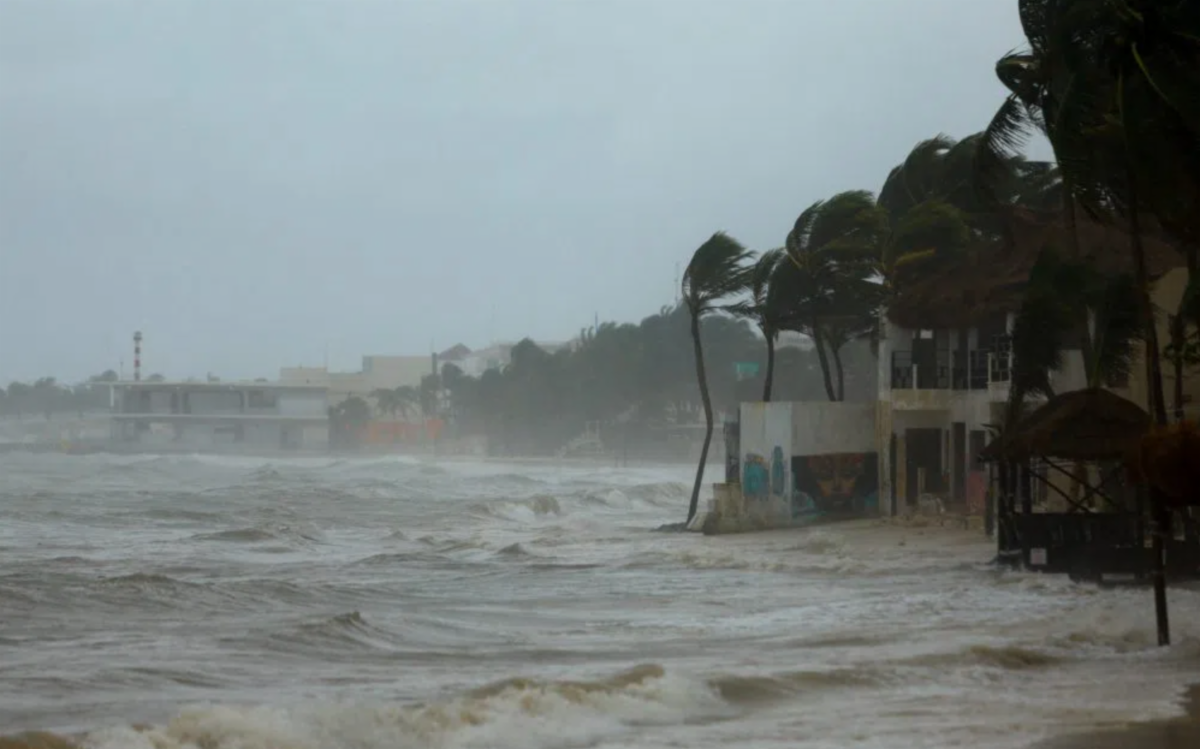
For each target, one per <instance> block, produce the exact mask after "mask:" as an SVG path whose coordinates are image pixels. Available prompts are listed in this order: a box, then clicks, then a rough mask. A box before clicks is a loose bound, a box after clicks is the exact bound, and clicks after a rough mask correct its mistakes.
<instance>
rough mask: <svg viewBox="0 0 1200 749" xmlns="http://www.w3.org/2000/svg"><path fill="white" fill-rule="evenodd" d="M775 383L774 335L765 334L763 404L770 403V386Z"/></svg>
mask: <svg viewBox="0 0 1200 749" xmlns="http://www.w3.org/2000/svg"><path fill="white" fill-rule="evenodd" d="M774 381H775V335H774V333H771V332H769V331H768V332H767V376H766V377H765V378H764V379H763V397H762V399H763V403H770V402H771V385H772V384H773V383H774Z"/></svg>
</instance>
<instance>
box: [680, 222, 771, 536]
mask: <svg viewBox="0 0 1200 749" xmlns="http://www.w3.org/2000/svg"><path fill="white" fill-rule="evenodd" d="M753 257H754V255H753V253H751V252H749V251H747V250H746V248H745V247H743V246H742V245H741V243H739V242H738V241H737V240H736V239H734V238H733V237H730V236H729V235H728V234H725V233H724V232H717V233H716V234H714V235H712V237H710V238H709V239H708V241H706V242H705V243H704V244H702V245H700V247H698V248H697V249H696V251H695V252H694V253H693V254H692V259H691V261H690V262H689V263H688V266H687V270H685V271H684V273H683V279H682V283H681V288H680V292H681V296H682V299H683V304H684V306H685V307H687V311H688V314H689V316H690V317H691V334H692V349H693V351H694V352H695V356H696V382H697V384H698V385H699V387H700V401H701V403H702V404H703V406H704V447H703V448H702V449H701V451H700V463H699V465H698V466H697V468H696V480H695V482H694V483H693V485H692V499H691V502H690V503H689V505H688V516H687V522H689V523H690V522H692V519H693V518H694V517H695V516H696V509H697V507H698V506H699V504H700V487H701V485H702V484H703V482H704V464H705V462H706V460H707V458H708V448H709V447H710V446H711V445H712V434H713V410H712V398H711V396H710V395H709V392H708V376H707V374H706V372H705V370H704V347H703V344H702V343H701V340H700V321H701V318H703V317H704V316H705V315H706V314H709V313H710V312H713V311H715V310H717V309H720V305H721V302H722V301H723V300H726V299H728V298H729V297H732V296H736V295H738V294H741V293H742V292H744V291H745V290H746V288H747V287H748V286H749V282H750V275H751V270H750V269H749V268H748V267H747V263H748V262H749V261H750V260H751V259H752V258H753Z"/></svg>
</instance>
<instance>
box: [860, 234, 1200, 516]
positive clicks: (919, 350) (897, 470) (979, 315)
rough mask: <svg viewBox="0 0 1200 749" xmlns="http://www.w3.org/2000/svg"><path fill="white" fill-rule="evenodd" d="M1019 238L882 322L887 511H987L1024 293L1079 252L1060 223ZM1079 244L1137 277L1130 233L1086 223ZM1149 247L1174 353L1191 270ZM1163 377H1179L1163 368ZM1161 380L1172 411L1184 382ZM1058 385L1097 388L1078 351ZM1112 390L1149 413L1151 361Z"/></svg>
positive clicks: (1191, 385) (924, 290)
mask: <svg viewBox="0 0 1200 749" xmlns="http://www.w3.org/2000/svg"><path fill="white" fill-rule="evenodd" d="M1015 234H1016V240H1015V242H1016V244H1015V247H1016V249H1014V250H1011V251H1006V252H1007V254H1003V255H1000V256H999V257H994V258H988V259H985V260H983V261H980V262H978V263H977V264H975V265H973V266H971V267H968V268H960V269H957V270H952V271H950V272H948V273H945V274H942V275H940V276H937V277H932V278H929V279H927V280H924V281H922V282H921V283H920V284H914V287H913V288H912V289H911V291H909V293H908V295H907V297H906V295H905V294H904V293H902V294H901V297H900V298H899V299H898V300H896V301H895V302H894V303H893V305H892V306H891V308H890V309H889V312H888V315H887V317H886V319H884V320H883V322H882V335H881V338H880V345H879V359H878V367H879V370H878V391H879V398H878V403H877V408H876V419H875V427H876V444H877V448H876V450H877V452H878V454H879V456H880V471H879V475H880V494H881V498H882V499H881V504H883V505H884V506H885V507H887V506H888V505H890V506H891V508H894V509H895V510H896V511H903V509H904V508H906V507H909V506H911V505H914V504H915V503H916V502H917V501H918V499H919V498H920V497H921V496H922V495H934V496H936V497H937V498H938V499H940V500H942V502H943V503H944V504H949V505H959V506H960V507H962V508H963V509H965V510H966V511H968V512H970V513H973V514H974V513H982V512H983V510H984V505H985V496H986V488H987V482H986V478H985V471H984V465H983V464H982V463H981V462H980V461H979V460H978V457H977V456H978V455H979V453H980V451H981V450H982V449H983V448H984V446H985V445H986V444H987V443H988V442H989V441H990V439H991V436H990V434H989V427H990V426H992V425H999V424H1001V423H1002V422H1003V418H1004V410H1005V405H1006V403H1007V401H1008V397H1009V392H1010V389H1011V378H1010V374H1011V370H1012V363H1013V362H1012V353H1011V350H1010V346H1009V335H1010V334H1011V332H1012V326H1013V322H1014V320H1015V318H1016V313H1017V310H1018V309H1019V308H1020V305H1021V300H1022V298H1023V294H1024V288H1025V284H1026V282H1027V280H1028V277H1029V273H1030V271H1031V269H1032V267H1033V265H1034V263H1035V262H1036V259H1037V257H1038V256H1039V254H1040V250H1041V248H1043V247H1046V246H1055V247H1067V246H1069V244H1067V239H1066V238H1065V237H1064V236H1062V229H1061V228H1059V227H1056V226H1054V225H1052V224H1051V225H1045V224H1036V223H1024V224H1018V227H1017V231H1016V232H1015ZM1079 239H1080V249H1081V252H1082V253H1083V255H1084V258H1083V259H1084V262H1086V263H1088V264H1090V265H1091V266H1092V267H1094V268H1098V269H1100V270H1102V271H1103V272H1105V273H1109V274H1114V275H1115V274H1118V273H1129V272H1132V267H1131V266H1132V260H1131V255H1130V252H1129V239H1128V235H1126V234H1125V233H1124V232H1122V231H1120V230H1117V229H1111V228H1104V227H1097V226H1096V225H1087V224H1084V225H1082V226H1081V227H1080V238H1079ZM1146 245H1147V266H1148V269H1149V275H1150V277H1151V279H1153V287H1152V289H1151V297H1152V303H1153V304H1154V306H1155V308H1156V309H1157V310H1159V318H1158V340H1159V345H1160V346H1163V347H1165V346H1166V344H1167V342H1168V341H1169V340H1170V336H1169V330H1168V321H1167V313H1168V312H1171V313H1173V312H1174V311H1175V310H1176V309H1177V308H1178V305H1179V301H1180V299H1181V298H1182V296H1183V293H1184V289H1185V287H1186V285H1187V270H1186V269H1185V268H1184V267H1182V266H1183V264H1184V261H1183V258H1182V257H1181V256H1180V255H1179V254H1178V253H1176V252H1175V251H1174V250H1172V249H1171V248H1170V247H1168V246H1166V245H1164V244H1162V243H1161V242H1156V241H1153V240H1149V239H1148V240H1147V241H1146ZM1143 355H1144V350H1143ZM1163 368H1164V375H1169V366H1168V364H1167V362H1166V361H1165V360H1164V363H1163ZM1163 379H1164V382H1163V386H1164V390H1165V391H1166V393H1167V403H1168V406H1167V407H1168V410H1170V409H1171V396H1170V393H1171V389H1172V387H1173V385H1174V379H1173V377H1171V376H1164V378H1163ZM1050 383H1051V386H1052V388H1053V390H1054V392H1055V393H1062V392H1066V391H1070V390H1077V389H1081V388H1084V387H1087V384H1088V377H1087V368H1086V366H1085V362H1084V356H1083V352H1082V350H1081V345H1080V344H1076V345H1074V346H1070V347H1068V348H1066V349H1065V350H1064V351H1063V356H1062V365H1061V367H1060V368H1059V370H1058V371H1055V372H1051V373H1050ZM1108 389H1110V390H1112V391H1113V392H1114V393H1116V394H1117V395H1121V396H1122V397H1124V398H1127V399H1129V400H1131V401H1133V402H1134V403H1137V404H1139V405H1142V406H1143V407H1144V406H1145V404H1146V403H1147V398H1146V393H1147V386H1146V378H1145V365H1144V359H1142V357H1141V356H1139V357H1138V361H1135V362H1134V365H1133V369H1132V372H1131V376H1130V377H1129V379H1128V381H1127V382H1123V383H1110V384H1109V387H1108ZM1197 389H1200V383H1198V382H1197V381H1196V379H1195V378H1190V380H1189V379H1185V381H1184V393H1185V399H1187V400H1191V399H1192V396H1193V395H1195V394H1196V393H1195V391H1196V390H1197Z"/></svg>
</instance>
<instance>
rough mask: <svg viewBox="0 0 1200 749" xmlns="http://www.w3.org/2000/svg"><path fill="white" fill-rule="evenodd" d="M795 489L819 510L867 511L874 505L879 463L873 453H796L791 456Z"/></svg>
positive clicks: (877, 490) (877, 488) (876, 494)
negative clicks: (809, 499)
mask: <svg viewBox="0 0 1200 749" xmlns="http://www.w3.org/2000/svg"><path fill="white" fill-rule="evenodd" d="M792 474H793V476H794V480H795V490H796V492H798V493H800V494H803V495H807V496H808V497H809V498H811V500H812V502H813V504H814V505H815V506H816V508H817V509H818V510H821V511H823V512H868V511H873V510H874V509H875V508H876V507H877V506H878V501H879V463H878V456H877V455H876V454H875V453H837V454H833V455H797V456H795V457H793V458H792Z"/></svg>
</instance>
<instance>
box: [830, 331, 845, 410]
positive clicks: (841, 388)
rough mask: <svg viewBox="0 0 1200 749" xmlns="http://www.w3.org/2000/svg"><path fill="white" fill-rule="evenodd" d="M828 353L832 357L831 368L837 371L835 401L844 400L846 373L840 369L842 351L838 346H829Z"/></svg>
mask: <svg viewBox="0 0 1200 749" xmlns="http://www.w3.org/2000/svg"><path fill="white" fill-rule="evenodd" d="M829 353H830V355H831V356H832V357H833V366H834V368H835V369H836V371H837V399H838V401H839V402H841V401H844V400H846V372H845V370H844V369H842V350H841V347H840V346H835V345H833V344H832V343H831V344H829Z"/></svg>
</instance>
